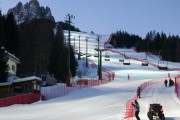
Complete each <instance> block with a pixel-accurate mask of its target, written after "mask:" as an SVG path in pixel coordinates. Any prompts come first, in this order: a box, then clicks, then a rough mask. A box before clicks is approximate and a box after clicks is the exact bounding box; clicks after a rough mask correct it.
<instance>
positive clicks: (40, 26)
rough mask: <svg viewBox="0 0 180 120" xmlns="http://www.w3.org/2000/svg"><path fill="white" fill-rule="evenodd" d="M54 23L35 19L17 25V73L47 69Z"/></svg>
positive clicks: (42, 71)
mask: <svg viewBox="0 0 180 120" xmlns="http://www.w3.org/2000/svg"><path fill="white" fill-rule="evenodd" d="M53 28H54V23H53V22H51V21H48V20H45V19H35V20H32V21H31V22H25V23H22V24H20V25H18V35H19V37H18V38H19V42H18V55H19V56H18V58H19V59H20V60H21V64H20V65H19V66H18V75H22V76H24V75H25V74H27V73H31V74H32V73H36V74H41V73H45V72H47V71H48V69H47V68H48V63H49V54H50V51H51V47H52V41H53V40H54V31H53Z"/></svg>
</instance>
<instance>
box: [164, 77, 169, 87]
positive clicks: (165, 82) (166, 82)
mask: <svg viewBox="0 0 180 120" xmlns="http://www.w3.org/2000/svg"><path fill="white" fill-rule="evenodd" d="M167 84H168V81H167V79H165V81H164V85H165V87H167Z"/></svg>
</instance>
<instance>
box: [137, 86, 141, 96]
mask: <svg viewBox="0 0 180 120" xmlns="http://www.w3.org/2000/svg"><path fill="white" fill-rule="evenodd" d="M140 94H141V89H140V87H138V89H137V97H139V98H141V96H140Z"/></svg>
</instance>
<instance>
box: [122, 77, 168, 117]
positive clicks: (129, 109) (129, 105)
mask: <svg viewBox="0 0 180 120" xmlns="http://www.w3.org/2000/svg"><path fill="white" fill-rule="evenodd" d="M164 80H165V78H160V79H154V80H150V81H147V82H145V83H143V84H141V85H140V86H139V87H140V90H141V92H142V91H143V90H144V89H146V88H147V87H149V86H151V85H154V84H158V83H164ZM137 98H138V94H137V93H136V95H135V96H134V97H133V98H132V99H130V100H128V101H127V102H126V105H125V114H124V117H123V119H124V120H132V119H133V117H134V116H135V114H134V113H135V112H134V107H133V106H132V102H134V101H135V100H136V99H137Z"/></svg>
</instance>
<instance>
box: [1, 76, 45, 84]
mask: <svg viewBox="0 0 180 120" xmlns="http://www.w3.org/2000/svg"><path fill="white" fill-rule="evenodd" d="M32 80H37V81H42V80H41V79H40V78H39V77H36V76H31V77H26V78H17V79H14V80H13V81H11V82H5V83H0V86H7V85H11V84H13V83H18V82H24V81H32Z"/></svg>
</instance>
